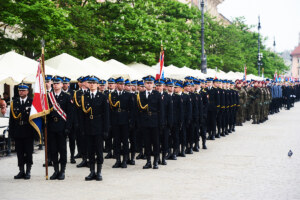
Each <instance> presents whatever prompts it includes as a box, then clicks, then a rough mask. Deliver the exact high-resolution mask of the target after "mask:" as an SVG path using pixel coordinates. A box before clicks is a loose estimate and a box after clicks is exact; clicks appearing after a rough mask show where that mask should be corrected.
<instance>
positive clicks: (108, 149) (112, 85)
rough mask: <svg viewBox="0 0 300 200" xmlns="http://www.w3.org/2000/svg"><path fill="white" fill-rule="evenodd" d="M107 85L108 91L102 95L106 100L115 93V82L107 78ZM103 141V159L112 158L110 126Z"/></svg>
mask: <svg viewBox="0 0 300 200" xmlns="http://www.w3.org/2000/svg"><path fill="white" fill-rule="evenodd" d="M107 83H108V89H107V90H105V91H104V94H105V95H106V97H107V98H108V95H109V94H110V93H112V92H114V91H115V87H116V80H115V79H114V78H109V79H108V80H107ZM110 116H111V115H110ZM110 122H111V120H110ZM104 140H105V147H104V152H107V155H106V156H105V159H111V158H113V157H114V155H113V153H112V150H113V149H114V148H113V133H112V127H111V125H110V127H109V131H108V136H107V138H104Z"/></svg>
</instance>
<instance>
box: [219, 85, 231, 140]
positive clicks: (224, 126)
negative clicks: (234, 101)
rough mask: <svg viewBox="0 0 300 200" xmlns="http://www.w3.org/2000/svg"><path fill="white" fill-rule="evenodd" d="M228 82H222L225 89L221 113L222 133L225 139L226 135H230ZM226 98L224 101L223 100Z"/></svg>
mask: <svg viewBox="0 0 300 200" xmlns="http://www.w3.org/2000/svg"><path fill="white" fill-rule="evenodd" d="M226 84H227V80H222V88H223V92H224V97H221V100H220V102H222V103H221V104H222V105H221V106H220V107H221V109H220V110H221V112H222V133H221V136H223V137H225V136H226V135H228V130H227V124H228V113H229V106H228V102H229V92H228V89H227V85H226ZM222 98H224V99H222Z"/></svg>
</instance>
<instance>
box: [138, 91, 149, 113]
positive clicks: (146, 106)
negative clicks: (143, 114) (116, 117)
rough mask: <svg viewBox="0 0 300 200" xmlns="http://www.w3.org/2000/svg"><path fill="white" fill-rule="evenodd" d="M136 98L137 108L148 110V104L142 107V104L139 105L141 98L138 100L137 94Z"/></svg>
mask: <svg viewBox="0 0 300 200" xmlns="http://www.w3.org/2000/svg"><path fill="white" fill-rule="evenodd" d="M136 98H137V103H138V106H139V107H140V108H141V109H142V110H146V109H148V104H146V105H145V106H143V105H142V103H141V98H140V93H138V94H137V96H136Z"/></svg>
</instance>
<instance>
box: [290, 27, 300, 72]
mask: <svg viewBox="0 0 300 200" xmlns="http://www.w3.org/2000/svg"><path fill="white" fill-rule="evenodd" d="M291 57H292V69H291V72H292V77H294V78H299V75H300V33H299V42H298V46H297V47H296V48H295V49H294V51H292V53H291Z"/></svg>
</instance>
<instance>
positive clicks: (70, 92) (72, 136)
mask: <svg viewBox="0 0 300 200" xmlns="http://www.w3.org/2000/svg"><path fill="white" fill-rule="evenodd" d="M70 81H71V79H70V78H68V77H63V87H62V91H63V92H65V93H67V94H68V95H70V96H71V97H73V96H74V90H71V89H70ZM71 102H72V119H73V122H72V128H71V131H70V133H69V135H68V137H69V148H70V154H71V157H70V162H71V163H72V164H75V163H76V161H75V157H74V155H75V147H76V144H75V142H76V129H78V126H77V124H78V122H77V119H76V118H77V117H76V115H75V114H76V110H75V109H76V107H75V105H74V104H73V100H72V101H71Z"/></svg>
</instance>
